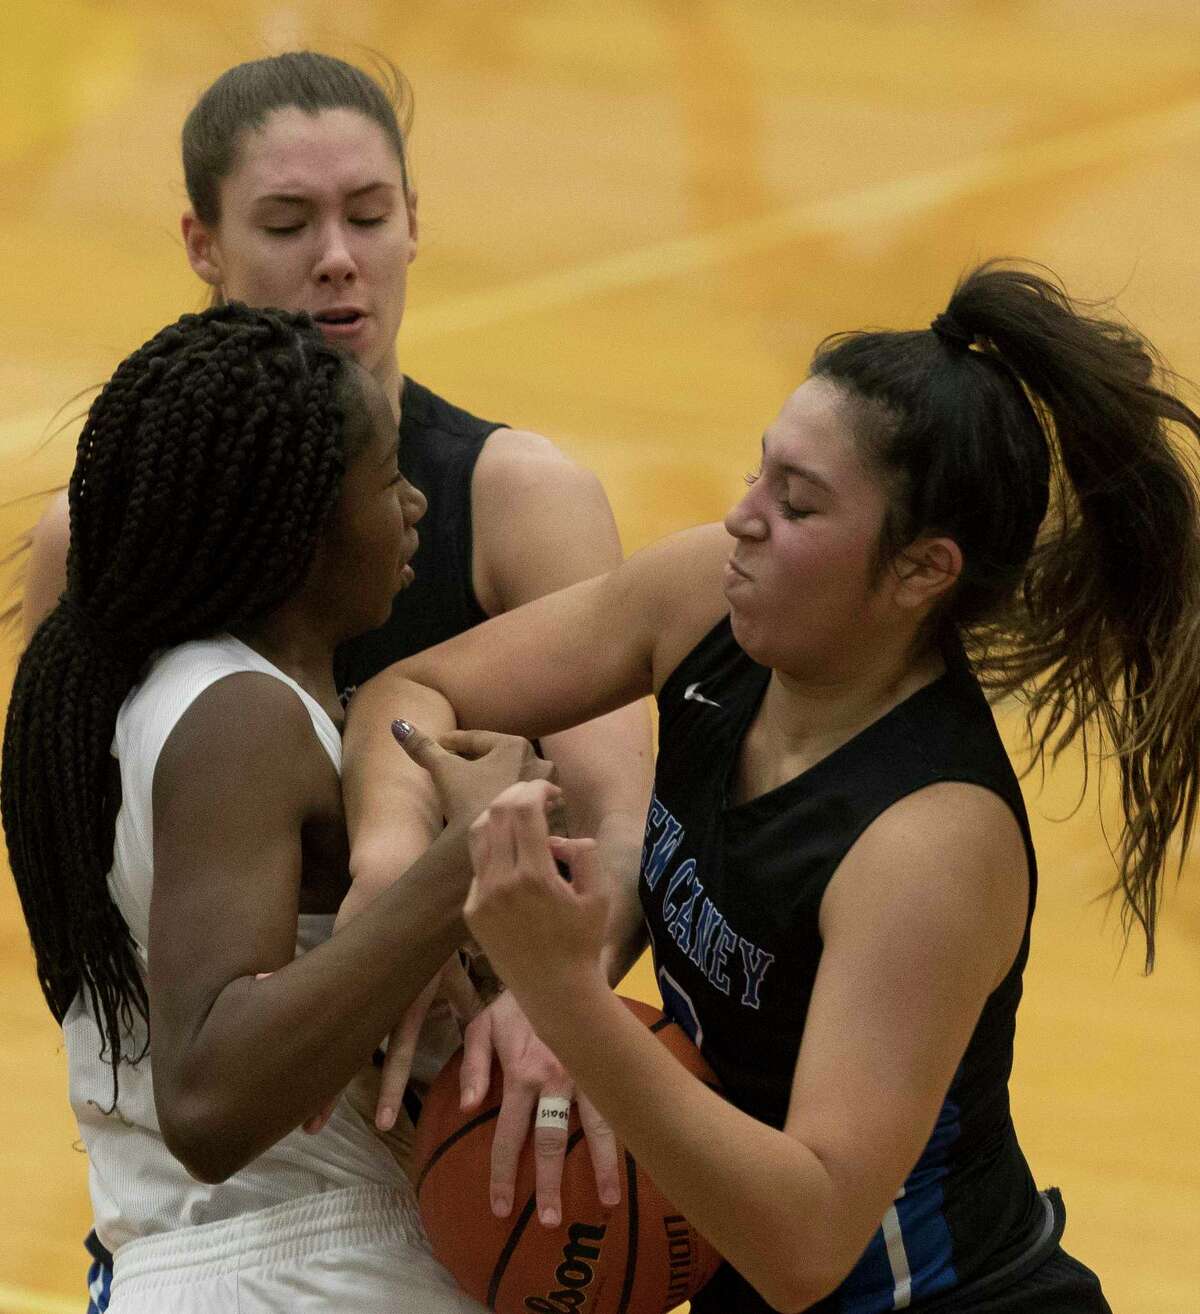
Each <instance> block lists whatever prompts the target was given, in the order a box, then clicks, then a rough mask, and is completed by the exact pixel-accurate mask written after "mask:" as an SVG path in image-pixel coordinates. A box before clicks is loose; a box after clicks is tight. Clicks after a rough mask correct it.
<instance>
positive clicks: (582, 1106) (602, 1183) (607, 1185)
mask: <svg viewBox="0 0 1200 1314" xmlns="http://www.w3.org/2000/svg"><path fill="white" fill-rule="evenodd" d="M578 1098H579V1121H580V1123H581V1124H582V1125H583V1132H584V1135H585V1136H586V1137H587V1146H588V1154H589V1155H590V1156H591V1160H592V1172H593V1173H594V1174H595V1176H596V1194H597V1195H599V1197H600V1203H601V1204H604V1205H615V1204H620V1203H621V1172H620V1167H619V1155H618V1153H617V1138H616V1137H615V1136H614V1135H613V1130H612V1128H611V1127H610V1126H609V1125H608V1123H607V1122H605V1120H604V1119H603V1118H602V1117H601V1116H600V1113H599V1111H598V1110H597V1108H596V1106H595V1105H594V1104H593V1103H592V1102H591V1100H589V1099H588V1098H587V1097H586V1096H585V1095H580V1096H579V1097H578Z"/></svg>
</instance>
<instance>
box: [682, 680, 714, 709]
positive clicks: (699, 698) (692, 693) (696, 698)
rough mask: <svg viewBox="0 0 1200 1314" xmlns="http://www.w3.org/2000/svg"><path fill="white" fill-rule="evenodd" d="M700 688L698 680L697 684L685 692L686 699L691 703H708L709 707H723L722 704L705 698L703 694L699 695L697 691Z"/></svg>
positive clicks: (689, 686) (690, 685) (690, 686)
mask: <svg viewBox="0 0 1200 1314" xmlns="http://www.w3.org/2000/svg"><path fill="white" fill-rule="evenodd" d="M699 688H700V681H699V680H697V681H696V683H695V684H689V685H688V687H687V688H686V689H685V690H684V691H683V696H684V698H686V699H687V701H688V702H691V703H707V704H708V706H709V707H720V706H721V704H720V703H714V702H713V700H712V699H711V698H705V696H704V695H703V694H702V693H697V692H696V690H697V689H699Z"/></svg>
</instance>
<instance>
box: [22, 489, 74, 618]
mask: <svg viewBox="0 0 1200 1314" xmlns="http://www.w3.org/2000/svg"><path fill="white" fill-rule="evenodd" d="M70 545H71V508H70V503H69V502H68V500H67V490H66V489H65V488H64V489H61V490H60V491H59V492H57V493H55V494H54V496H53V497H52V498H51V499H50V501H49V502H48V503H47V504H46V508H45V510H44V511H43V512H42V514H41V517H40V518H39V520H38V522H37V524H36V525H35V526H34V527H33V532H32V534H31V535H30V548H29V569H28V572H27V574H26V576H25V592H24V595H23V597H22V600H21V630H22V634H23V637H24V642H26V643H28V642H29V640H30V639H31V638H32V637H33V632H34V630H36V629H37V627H38V626H39V625H40V624H41V623H42V621H44V620H45V619H46V617H47V616H48V615H49V614H50V612H51V611H53V610H54V606H55V604H56V603H57V602H58V599H59V598H60V597H61V595H62V591H63V589H65V588H66V586H67V550H68V549H69V547H70Z"/></svg>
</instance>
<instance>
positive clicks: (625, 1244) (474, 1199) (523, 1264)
mask: <svg viewBox="0 0 1200 1314" xmlns="http://www.w3.org/2000/svg"><path fill="white" fill-rule="evenodd" d="M623 1002H624V1003H625V1005H626V1006H627V1007H628V1008H629V1010H630V1011H631V1012H632V1013H633V1014H634V1016H635V1017H637V1018H638V1019H639V1020H640V1021H642V1022H644V1023H645V1025H646V1026H647V1027H649V1028H650V1030H651V1031H652V1032H654V1034H655V1035H656V1036H657V1037H658V1039H659V1040H660V1041H661V1042H662V1043H663V1044H664V1045H665V1046H666V1047H667V1049H669V1050H670V1051H671V1053H672V1054H674V1055H675V1057H676V1058H677V1059H678V1060H679V1061H680V1062H681V1063H682V1064H683V1065H684V1067H686V1068H687V1069H688V1071H689V1072H692V1073H694V1074H695V1075H696V1076H697V1077H698V1078H699V1079H700V1080H701V1081H703V1082H705V1083H706V1084H707V1085H709V1086H713V1087H715V1086H716V1078H715V1077H714V1076H713V1074H712V1071H711V1070H710V1068H709V1067H708V1064H707V1063H705V1061H704V1059H703V1058H701V1057H700V1052H699V1050H697V1049H696V1047H695V1045H693V1044H692V1042H691V1040H690V1039H689V1038H688V1036H687V1034H686V1033H685V1032H684V1031H683V1030H681V1028H679V1027H678V1026H676V1025H675V1023H673V1022H671V1021H669V1020H668V1019H667V1018H665V1017H664V1016H663V1015H662V1013H660V1012H659V1011H658V1009H656V1008H652V1007H651V1006H650V1005H649V1004H643V1003H641V1002H639V1001H638V1000H634V999H625V1000H624V1001H623ZM460 1066H461V1052H460V1053H459V1054H456V1055H455V1056H454V1058H452V1059H451V1060H450V1062H449V1063H448V1064H447V1065H446V1067H445V1068H444V1069H443V1071H442V1073H441V1075H440V1076H439V1077H438V1079H437V1080H436V1081H435V1082H434V1084H433V1086H432V1087H431V1088H430V1091H429V1095H428V1098H427V1099H426V1101H425V1106H424V1109H423V1111H422V1113H421V1118H420V1121H419V1123H418V1124H417V1135H416V1143H415V1148H414V1155H413V1164H414V1172H415V1174H416V1190H417V1200H418V1203H419V1205H420V1209H421V1218H422V1219H423V1221H424V1223H425V1229H426V1231H427V1232H428V1234H429V1240H430V1244H431V1245H432V1247H433V1253H434V1254H435V1255H436V1256H437V1258H438V1259H439V1260H440V1261H441V1262H442V1263H443V1264H444V1265H445V1266H446V1268H448V1269H449V1270H450V1272H451V1273H452V1274H453V1275H454V1277H455V1278H456V1279H457V1281H458V1283H459V1285H460V1286H461V1287H462V1288H463V1290H464V1291H466V1292H468V1293H469V1294H470V1295H472V1296H474V1297H475V1299H476V1300H479V1301H481V1302H482V1303H483V1304H485V1305H487V1306H489V1307H490V1308H491V1309H493V1310H496V1311H497V1314H530V1312H531V1311H532V1312H533V1314H664V1311H666V1310H671V1309H674V1308H675V1307H676V1306H677V1305H681V1304H682V1303H683V1302H684V1301H685V1300H688V1299H689V1298H690V1297H691V1296H692V1295H694V1294H695V1293H696V1292H697V1291H699V1290H700V1288H701V1287H702V1286H703V1285H704V1284H705V1283H706V1282H707V1281H708V1280H709V1278H711V1277H712V1275H713V1273H714V1272H716V1269H717V1266H718V1264H720V1262H721V1260H720V1256H719V1255H718V1254H717V1253H716V1251H715V1250H713V1248H712V1247H711V1246H710V1245H709V1244H708V1242H707V1241H705V1240H704V1238H703V1237H701V1236H700V1235H699V1234H698V1233H697V1232H696V1231H695V1229H694V1228H692V1227H691V1226H690V1225H689V1223H688V1222H687V1220H686V1219H685V1218H683V1217H682V1216H681V1215H680V1214H679V1213H678V1212H677V1211H676V1210H675V1209H674V1208H673V1207H672V1205H671V1203H670V1202H669V1201H668V1200H666V1199H665V1198H664V1197H663V1195H662V1193H661V1192H660V1191H659V1190H658V1188H657V1187H656V1186H655V1185H654V1183H653V1182H652V1181H651V1180H650V1178H649V1177H648V1176H647V1175H646V1174H645V1173H644V1172H642V1170H641V1169H640V1168H638V1166H637V1165H636V1164H635V1163H634V1161H633V1158H632V1157H631V1156H630V1155H629V1154H628V1153H626V1152H625V1151H623V1150H621V1149H620V1148H618V1154H619V1155H621V1156H622V1157H623V1161H624V1170H623V1174H622V1181H621V1202H620V1204H618V1205H615V1206H612V1207H608V1206H605V1205H602V1204H601V1203H600V1200H599V1198H598V1196H597V1194H596V1185H595V1178H594V1177H593V1175H592V1161H591V1157H590V1155H589V1154H588V1149H587V1145H586V1142H585V1140H584V1134H583V1129H582V1127H581V1126H580V1122H579V1112H578V1109H577V1108H576V1107H575V1105H572V1106H571V1117H570V1125H569V1127H568V1137H567V1153H566V1162H565V1164H564V1167H563V1182H562V1220H563V1221H562V1223H561V1225H560V1226H559V1227H557V1228H546V1227H543V1226H542V1225H541V1223H540V1222H539V1221H538V1219H537V1208H536V1199H535V1195H534V1163H533V1144H532V1141H528V1140H527V1141H526V1142H525V1147H524V1149H523V1151H522V1153H521V1161H520V1165H519V1167H518V1171H517V1181H516V1190H515V1192H514V1196H513V1208H512V1212H511V1213H510V1214H509V1216H508V1217H507V1218H496V1217H495V1216H494V1215H493V1214H492V1211H491V1208H490V1206H489V1203H488V1178H489V1175H490V1171H491V1150H492V1128H493V1126H494V1124H495V1120H496V1116H497V1114H498V1113H499V1111H500V1090H501V1076H500V1070H499V1066H498V1065H497V1066H496V1067H495V1068H494V1069H493V1075H492V1084H491V1086H490V1088H489V1090H488V1095H487V1100H486V1101H485V1103H484V1105H483V1106H482V1107H481V1108H480V1109H479V1110H477V1111H476V1112H474V1113H471V1114H464V1113H462V1112H461V1111H460V1109H459V1107H458V1105H459V1084H458V1073H459V1068H460Z"/></svg>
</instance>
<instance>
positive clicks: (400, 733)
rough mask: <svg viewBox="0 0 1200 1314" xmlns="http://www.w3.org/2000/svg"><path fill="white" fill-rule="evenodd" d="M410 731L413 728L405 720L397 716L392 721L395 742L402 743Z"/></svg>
mask: <svg viewBox="0 0 1200 1314" xmlns="http://www.w3.org/2000/svg"><path fill="white" fill-rule="evenodd" d="M412 732H413V728H412V726H411V725H409V723H408V722H407V721H402V720H400V719H399V718H397V719H396V720H395V721H393V722H392V734H393V735H395V736H396V741H397V743H401V744H402V743H404V741H405V740H406V739H407V738H408V737H409V735H411V734H412Z"/></svg>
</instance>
